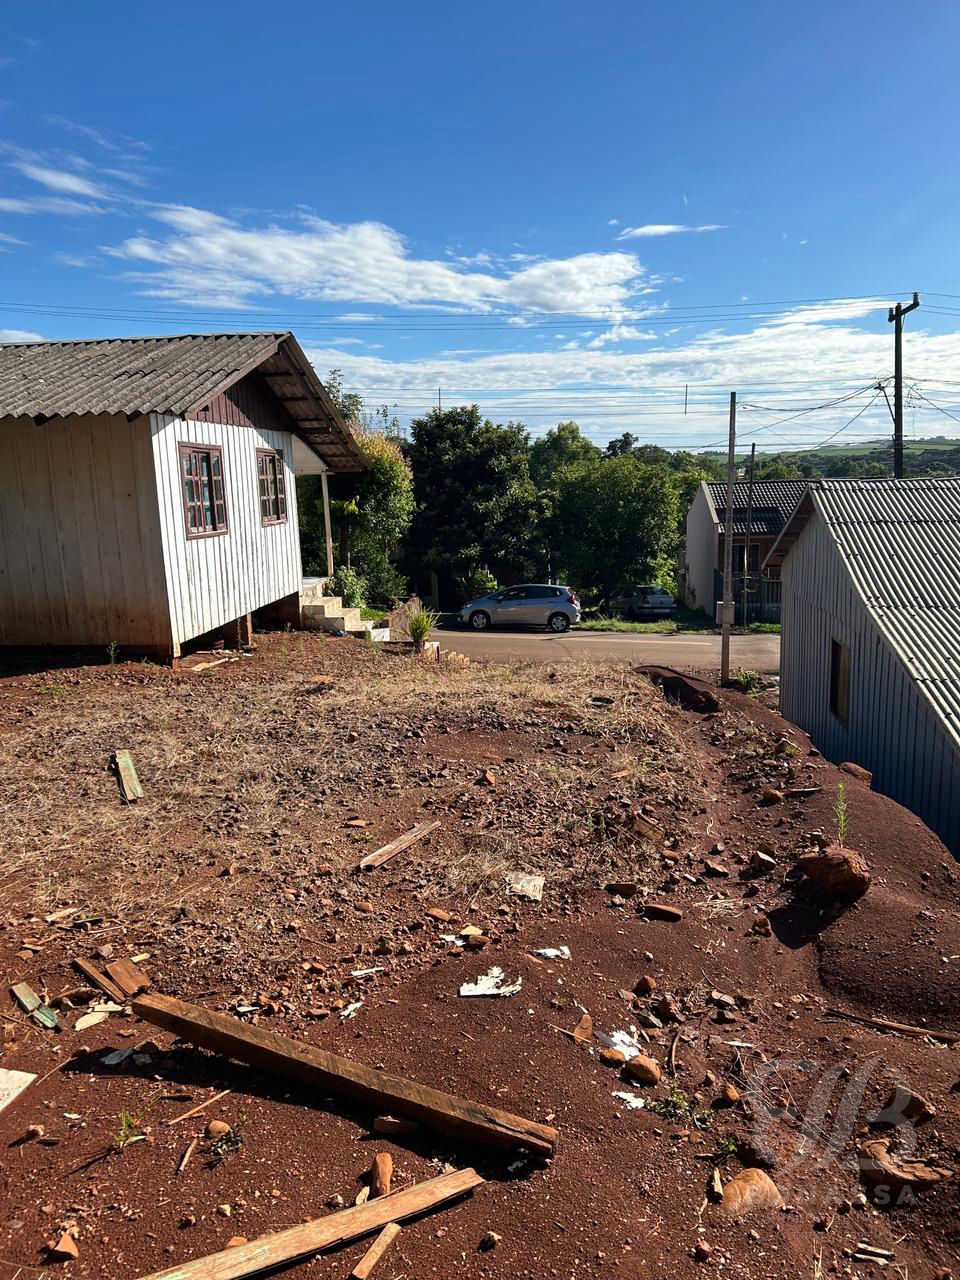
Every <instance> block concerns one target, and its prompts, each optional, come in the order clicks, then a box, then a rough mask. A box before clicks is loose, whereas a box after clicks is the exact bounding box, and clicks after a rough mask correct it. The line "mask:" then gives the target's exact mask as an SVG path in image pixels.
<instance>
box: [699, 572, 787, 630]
mask: <svg viewBox="0 0 960 1280" xmlns="http://www.w3.org/2000/svg"><path fill="white" fill-rule="evenodd" d="M780 587H781V583H780V579H779V578H762V577H761V576H760V575H759V574H757V573H751V574H750V576H749V581H748V591H747V621H748V622H779V621H780ZM713 595H714V599H715V600H722V599H723V574H722V573H721V571H720V570H719V569H714V571H713ZM733 600H734V625H735V626H739V627H742V626H743V625H744V619H743V574H742V573H735V574H734V575H733Z"/></svg>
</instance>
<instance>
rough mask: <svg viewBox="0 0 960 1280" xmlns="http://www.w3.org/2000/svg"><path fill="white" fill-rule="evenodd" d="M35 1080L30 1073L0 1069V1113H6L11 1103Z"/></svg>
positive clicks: (34, 1076)
mask: <svg viewBox="0 0 960 1280" xmlns="http://www.w3.org/2000/svg"><path fill="white" fill-rule="evenodd" d="M36 1078H37V1077H36V1075H34V1073H33V1072H31V1071H12V1070H9V1069H8V1068H6V1067H0V1111H6V1109H7V1107H9V1106H10V1104H11V1102H14V1101H16V1099H17V1098H18V1097H19V1096H20V1094H21V1093H23V1091H24V1089H26V1088H27V1086H28V1085H31V1084H33V1082H34V1080H36Z"/></svg>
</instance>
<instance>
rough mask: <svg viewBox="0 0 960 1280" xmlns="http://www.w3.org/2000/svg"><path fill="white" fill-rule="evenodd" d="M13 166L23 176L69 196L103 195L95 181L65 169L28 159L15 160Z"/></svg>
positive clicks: (96, 196) (95, 197) (94, 196)
mask: <svg viewBox="0 0 960 1280" xmlns="http://www.w3.org/2000/svg"><path fill="white" fill-rule="evenodd" d="M13 167H14V168H15V169H19V170H20V172H21V173H22V174H23V175H24V177H26V178H29V179H30V180H31V181H32V182H38V183H40V185H41V186H43V187H48V188H49V189H50V190H51V191H61V192H63V193H64V194H65V195H69V196H91V197H93V198H94V199H97V198H99V197H101V196H102V195H103V192H102V191H101V190H100V188H99V187H98V186H97V185H96V183H93V182H90V181H88V179H86V178H81V177H80V175H79V174H77V173H70V172H69V171H68V170H66V169H51V168H49V167H48V166H47V165H42V164H34V163H33V162H32V161H30V160H16V161H14V166H13Z"/></svg>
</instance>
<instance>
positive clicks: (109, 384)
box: [0, 333, 363, 470]
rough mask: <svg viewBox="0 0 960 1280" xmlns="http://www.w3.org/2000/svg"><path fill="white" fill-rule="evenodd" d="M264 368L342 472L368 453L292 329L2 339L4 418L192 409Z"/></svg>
mask: <svg viewBox="0 0 960 1280" xmlns="http://www.w3.org/2000/svg"><path fill="white" fill-rule="evenodd" d="M254 369H257V370H258V371H259V372H260V373H261V374H262V375H263V376H264V377H265V378H266V379H267V381H268V382H269V383H270V387H271V390H272V391H273V392H274V393H275V394H276V395H277V397H278V399H279V400H281V401H282V402H283V403H284V406H285V408H286V409H287V412H288V413H289V414H290V415H291V417H293V418H295V419H297V420H298V429H297V434H298V435H300V436H302V438H303V439H304V440H305V441H306V442H307V444H309V445H310V447H311V448H312V449H314V450H315V451H316V452H317V453H318V454H319V455H320V456H321V457H322V458H323V459H324V461H326V462H327V464H328V466H330V467H331V468H332V469H333V470H356V469H357V468H358V467H360V466H362V465H363V455H362V453H361V451H360V449H359V446H358V445H357V444H356V442H355V440H354V438H353V435H352V433H351V431H350V429H349V427H348V426H347V425H346V423H344V421H343V419H342V418H341V416H340V414H339V412H338V411H337V409H336V406H335V405H334V404H333V402H332V401H331V400H330V397H329V396H328V395H327V392H326V391H325V389H324V387H323V384H322V383H321V382H320V380H319V378H318V377H317V375H316V371H315V370H314V368H313V366H312V365H311V364H310V362H309V361H308V360H307V358H306V356H305V355H304V353H303V351H302V350H301V348H300V346H299V344H298V343H297V340H296V338H294V336H293V334H291V333H204V334H179V335H175V336H163V337H156V338H102V339H97V340H95V341H89V342H30V343H7V344H3V345H0V417H28V418H39V419H41V420H46V419H48V418H55V417H69V416H72V415H75V414H88V413H91V414H100V413H113V414H117V413H122V414H128V415H130V416H134V415H139V414H146V413H152V412H156V413H175V414H178V415H184V414H188V413H189V412H190V411H191V410H194V409H196V408H198V407H199V406H200V405H202V404H203V403H204V402H205V401H207V400H210V399H212V398H213V396H214V395H217V394H219V392H221V391H223V390H225V389H226V388H227V387H228V386H231V385H232V384H233V383H234V382H237V381H238V380H239V379H240V378H242V377H243V376H244V375H245V374H247V373H250V372H252V371H253V370H254Z"/></svg>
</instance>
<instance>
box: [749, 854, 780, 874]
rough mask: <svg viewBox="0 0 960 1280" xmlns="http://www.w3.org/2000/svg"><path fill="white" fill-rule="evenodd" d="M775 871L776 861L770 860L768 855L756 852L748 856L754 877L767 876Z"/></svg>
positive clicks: (774, 859)
mask: <svg viewBox="0 0 960 1280" xmlns="http://www.w3.org/2000/svg"><path fill="white" fill-rule="evenodd" d="M776 869H777V860H776V858H771V857H770V855H769V853H761V852H760V851H759V850H757V852H756V853H752V854H751V855H750V870H751V871H752V872H753V874H754V875H756V876H763V875H769V874H770V872H771V871H776Z"/></svg>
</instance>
